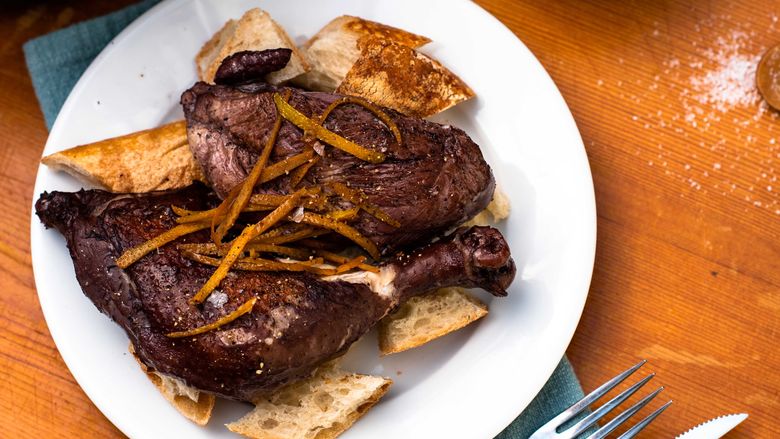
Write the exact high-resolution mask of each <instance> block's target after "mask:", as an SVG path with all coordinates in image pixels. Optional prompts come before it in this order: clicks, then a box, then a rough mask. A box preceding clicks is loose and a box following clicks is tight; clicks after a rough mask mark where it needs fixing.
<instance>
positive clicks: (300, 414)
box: [226, 362, 392, 439]
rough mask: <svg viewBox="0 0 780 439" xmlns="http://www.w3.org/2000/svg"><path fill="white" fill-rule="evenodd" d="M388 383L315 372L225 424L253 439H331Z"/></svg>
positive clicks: (331, 370) (328, 367)
mask: <svg viewBox="0 0 780 439" xmlns="http://www.w3.org/2000/svg"><path fill="white" fill-rule="evenodd" d="M391 384H392V380H390V379H388V378H382V377H375V376H370V375H360V374H355V373H351V372H346V371H343V370H341V369H339V368H338V367H337V365H336V363H335V362H331V363H327V364H325V365H323V366H321V367H320V368H319V369H317V371H316V372H315V373H314V375H313V376H312V377H310V378H308V379H306V380H303V381H300V382H296V383H292V384H289V385H288V386H285V387H283V388H281V389H279V390H277V391H275V392H273V393H272V394H270V395H268V396H267V397H266V398H261V399H260V400H258V401H256V407H255V409H254V410H252V411H251V412H249V413H248V414H246V415H245V416H244V417H242V418H241V419H239V420H237V421H235V422H231V423H229V424H227V425H226V426H227V428H228V430H230V431H232V432H234V433H237V434H240V435H243V436H245V437H248V438H253V439H331V438H335V437H337V436H338V435H340V434H341V433H343V432H344V431H346V430H347V429H348V428H349V427H351V426H352V424H354V423H355V422H356V421H357V420H358V419H360V418H361V417H362V416H363V415H365V414H366V413H367V412H368V410H369V409H370V408H371V407H373V406H374V404H376V402H377V401H379V399H380V398H381V397H382V396H383V395H384V394H385V393H387V391H388V390H389V388H390V386H391Z"/></svg>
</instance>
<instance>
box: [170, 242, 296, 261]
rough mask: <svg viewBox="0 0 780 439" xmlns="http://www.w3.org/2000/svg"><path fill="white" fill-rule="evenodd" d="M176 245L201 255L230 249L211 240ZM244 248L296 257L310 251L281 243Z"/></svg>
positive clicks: (255, 251)
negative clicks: (284, 245)
mask: <svg viewBox="0 0 780 439" xmlns="http://www.w3.org/2000/svg"><path fill="white" fill-rule="evenodd" d="M178 247H179V249H180V250H183V251H188V252H192V253H200V254H203V255H216V256H224V255H225V254H227V252H228V250H230V248H229V247H228V246H226V245H222V246H218V245H216V244H214V243H213V242H207V243H202V244H180V245H179V246H178ZM244 250H245V251H248V252H250V255H251V254H252V253H257V252H260V253H275V254H278V255H284V256H289V257H291V258H297V259H308V258H309V256H311V252H309V251H307V250H302V249H297V248H291V247H283V246H281V245H274V244H255V243H249V244H247V246H246V247H245V248H244Z"/></svg>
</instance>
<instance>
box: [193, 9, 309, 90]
mask: <svg viewBox="0 0 780 439" xmlns="http://www.w3.org/2000/svg"><path fill="white" fill-rule="evenodd" d="M278 48H287V49H290V50H292V51H293V53H292V56H291V57H290V61H289V62H288V63H287V66H285V67H284V68H283V69H281V70H279V71H277V72H273V73H269V74H268V75H267V77H266V80H267V81H268V82H269V83H271V84H281V83H283V82H285V81H288V80H290V79H292V78H295V77H296V76H299V75H301V74H303V73H305V72H307V71H309V64H308V63H307V62H306V59H305V58H304V55H303V54H302V53H301V51H300V50H299V49H298V48H297V47H296V46H295V43H293V41H292V39H291V38H290V36H289V35H287V32H285V30H284V29H283V28H282V27H281V26H279V24H278V23H277V22H276V21H274V20H273V19H272V18H271V16H270V15H269V14H268V12H266V11H264V10H262V9H260V8H254V9H250V10H248V11H247V12H246V13H244V15H243V16H242V17H241V18H239V19H238V20H228V22H227V23H225V25H224V26H222V29H220V30H219V31H218V32H217V33H216V34H214V36H212V37H211V39H209V40H208V41H207V42H206V44H204V45H203V47H202V48H201V49H200V52H198V55H197V56H196V57H195V63H196V64H197V66H198V77H199V78H200V80H201V81H206V82H210V83H213V82H214V75H215V74H216V73H217V69H218V68H219V65H220V64H221V63H222V60H223V59H225V58H227V57H228V56H230V55H232V54H234V53H236V52H240V51H243V50H266V49H278Z"/></svg>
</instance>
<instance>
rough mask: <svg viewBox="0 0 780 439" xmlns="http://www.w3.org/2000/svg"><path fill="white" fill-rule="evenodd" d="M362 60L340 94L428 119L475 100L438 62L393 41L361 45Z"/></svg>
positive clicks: (364, 41)
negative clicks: (469, 100)
mask: <svg viewBox="0 0 780 439" xmlns="http://www.w3.org/2000/svg"><path fill="white" fill-rule="evenodd" d="M358 47H359V48H360V49H361V54H360V58H359V59H358V60H357V61H356V62H355V64H354V65H353V66H352V68H351V69H350V70H349V72H347V75H346V76H345V77H344V80H343V81H342V82H341V84H340V85H339V86H338V88H337V89H336V93H341V94H346V95H352V96H360V97H362V98H364V99H368V100H369V101H372V102H374V103H376V104H379V105H382V106H384V107H388V108H392V109H394V110H396V111H400V112H401V113H404V114H407V115H410V116H417V117H428V116H432V115H434V114H436V113H440V112H442V111H444V110H446V109H448V108H450V107H452V106H454V105H456V104H458V103H460V102H463V101H465V100H468V99H471V98H472V97H474V91H473V90H472V89H471V88H470V87H469V86H468V85H466V83H465V82H463V80H461V79H460V78H459V77H458V76H457V75H455V74H454V73H452V72H451V71H449V70H447V69H446V68H445V67H444V66H442V65H441V64H440V63H439V62H438V61H436V60H434V59H432V58H430V57H428V56H426V55H424V54H422V53H419V52H417V51H415V50H414V49H412V48H410V47H407V46H404V45H402V44H398V43H396V42H393V41H389V40H382V39H378V38H364V39H361V40H360V41H358Z"/></svg>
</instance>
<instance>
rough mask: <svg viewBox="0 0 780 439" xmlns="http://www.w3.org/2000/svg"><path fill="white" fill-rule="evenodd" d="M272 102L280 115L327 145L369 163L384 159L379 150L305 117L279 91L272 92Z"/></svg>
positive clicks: (379, 161) (380, 161)
mask: <svg viewBox="0 0 780 439" xmlns="http://www.w3.org/2000/svg"><path fill="white" fill-rule="evenodd" d="M274 103H275V104H276V108H277V110H279V112H280V113H281V114H282V117H284V118H285V119H287V120H288V121H290V122H291V123H292V124H293V125H295V126H297V127H298V128H300V129H302V130H303V131H304V132H305V133H309V134H311V135H313V136H314V137H316V138H318V139H320V140H322V141H323V142H325V143H327V144H328V145H331V146H333V147H335V148H338V149H340V150H342V151H344V152H346V153H348V154H352V155H353V156H355V157H357V158H359V159H361V160H363V161H366V162H369V163H382V162H383V161H385V155H384V154H382V153H381V152H379V151H373V150H371V149H367V148H364V147H362V146H360V145H358V144H357V143H355V142H353V141H351V140H348V139H345V138H343V137H341V136H339V135H338V134H336V133H334V132H333V131H330V130H328V129H327V128H325V127H323V126H322V125H320V124H318V123H317V121H315V120H312V119H310V118H308V117H306V115H304V114H303V113H301V112H300V111H298V110H296V109H295V108H294V107H293V106H292V105H290V104H289V103H287V102H285V100H284V99H283V98H282V96H281V95H280V94H279V93H274ZM312 154H313V152H312Z"/></svg>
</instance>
